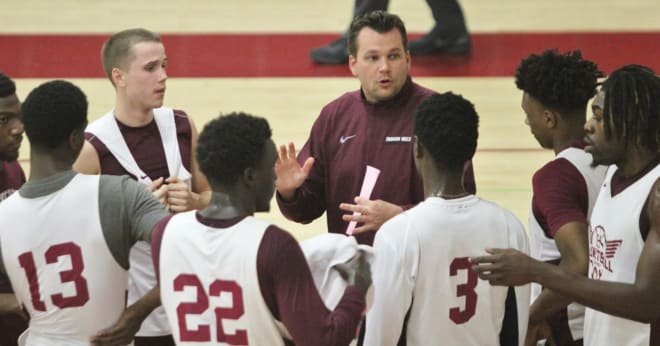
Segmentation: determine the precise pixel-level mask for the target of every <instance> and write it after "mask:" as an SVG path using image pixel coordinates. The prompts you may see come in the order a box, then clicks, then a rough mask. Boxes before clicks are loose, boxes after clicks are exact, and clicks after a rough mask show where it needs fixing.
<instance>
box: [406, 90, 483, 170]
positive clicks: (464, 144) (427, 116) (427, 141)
mask: <svg viewBox="0 0 660 346" xmlns="http://www.w3.org/2000/svg"><path fill="white" fill-rule="evenodd" d="M478 127H479V116H478V115H477V112H476V111H475V109H474V105H473V104H472V103H471V102H470V101H468V100H466V99H464V98H463V96H461V95H456V94H454V93H452V92H446V93H444V94H434V95H432V96H431V97H429V98H427V99H426V100H424V102H422V103H421V104H420V105H419V107H417V114H416V116H415V135H416V136H417V139H418V140H419V141H420V143H421V144H422V145H423V146H424V147H425V148H426V150H427V151H428V152H429V153H431V157H432V158H433V161H435V163H436V166H444V167H447V168H450V169H453V170H459V169H460V170H462V169H463V165H464V164H465V162H466V161H468V160H470V159H471V158H472V157H473V156H474V153H475V151H476V150H477V138H478V136H479V131H478Z"/></svg>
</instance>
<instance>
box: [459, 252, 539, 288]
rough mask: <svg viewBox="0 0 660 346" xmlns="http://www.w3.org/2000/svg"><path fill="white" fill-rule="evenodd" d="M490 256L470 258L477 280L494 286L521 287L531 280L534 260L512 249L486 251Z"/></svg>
mask: <svg viewBox="0 0 660 346" xmlns="http://www.w3.org/2000/svg"><path fill="white" fill-rule="evenodd" d="M486 252H487V253H489V254H490V256H480V257H472V258H470V262H472V270H474V271H475V272H477V275H479V278H480V279H482V280H487V281H488V282H490V284H491V285H495V286H521V285H525V284H528V283H530V282H531V281H532V279H533V273H534V265H535V264H536V262H537V261H536V260H534V259H532V258H531V257H529V256H527V255H525V254H524V253H522V252H520V251H518V250H514V249H486Z"/></svg>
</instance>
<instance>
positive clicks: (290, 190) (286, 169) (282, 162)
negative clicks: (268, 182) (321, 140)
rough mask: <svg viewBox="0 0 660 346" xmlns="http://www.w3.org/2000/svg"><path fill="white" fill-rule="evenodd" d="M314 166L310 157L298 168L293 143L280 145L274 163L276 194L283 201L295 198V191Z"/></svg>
mask: <svg viewBox="0 0 660 346" xmlns="http://www.w3.org/2000/svg"><path fill="white" fill-rule="evenodd" d="M313 166H314V158H312V157H310V158H308V159H307V160H305V163H304V164H303V165H302V167H301V166H300V164H299V163H298V160H297V159H296V147H295V146H294V145H293V143H289V145H288V147H287V146H286V145H280V156H279V158H278V159H277V161H276V162H275V175H277V180H276V181H275V186H276V187H277V192H279V194H280V196H281V197H282V198H283V199H284V200H285V201H291V200H293V199H294V198H295V196H296V190H297V189H298V188H299V187H300V186H302V184H303V183H304V182H305V179H307V176H308V175H309V171H311V170H312V167H313Z"/></svg>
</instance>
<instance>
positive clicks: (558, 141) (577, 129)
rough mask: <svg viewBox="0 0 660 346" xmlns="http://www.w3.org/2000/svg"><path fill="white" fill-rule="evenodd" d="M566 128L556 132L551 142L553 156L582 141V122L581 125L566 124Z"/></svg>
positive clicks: (583, 134)
mask: <svg viewBox="0 0 660 346" xmlns="http://www.w3.org/2000/svg"><path fill="white" fill-rule="evenodd" d="M565 126H566V128H565V129H563V130H561V131H557V133H556V135H555V137H554V138H553V141H552V149H553V150H554V152H555V155H557V154H559V153H560V152H562V151H564V149H566V148H568V147H570V146H571V144H573V143H575V142H579V141H583V140H584V136H585V133H584V122H583V123H582V125H580V124H579V123H575V124H566V125H565Z"/></svg>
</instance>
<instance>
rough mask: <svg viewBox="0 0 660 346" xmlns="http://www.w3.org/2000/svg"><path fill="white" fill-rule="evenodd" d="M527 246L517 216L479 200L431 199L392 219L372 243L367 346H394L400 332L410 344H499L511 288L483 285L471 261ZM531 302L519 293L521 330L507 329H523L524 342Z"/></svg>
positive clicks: (509, 328) (525, 293)
mask: <svg viewBox="0 0 660 346" xmlns="http://www.w3.org/2000/svg"><path fill="white" fill-rule="evenodd" d="M528 246H529V245H528V241H527V235H526V233H525V230H524V228H523V226H522V224H521V223H520V221H518V220H517V219H516V217H515V216H514V215H513V214H511V213H510V212H509V211H507V210H505V209H503V208H501V207H499V206H497V205H495V204H493V203H491V202H488V201H485V200H482V199H480V198H478V197H476V196H474V195H470V196H467V197H463V198H459V199H453V200H444V199H441V198H438V197H429V198H427V199H426V200H425V201H424V202H422V203H420V204H418V205H417V206H416V207H414V208H412V209H410V210H408V211H406V212H404V213H402V214H400V215H398V216H396V217H394V218H393V219H391V220H389V221H388V222H387V223H385V224H384V225H383V226H382V227H381V229H380V230H379V231H378V233H377V234H376V240H375V243H374V249H375V252H376V254H375V263H374V266H373V268H372V272H373V285H374V292H375V298H374V304H373V307H372V308H371V310H370V311H369V312H368V314H367V323H366V325H367V330H366V335H365V345H369V346H371V345H378V346H381V345H382V346H385V345H396V344H397V341H398V340H399V337H400V336H401V335H402V333H405V335H406V344H407V345H437V344H438V343H439V342H441V343H442V344H443V345H499V344H500V339H499V335H500V331H501V330H502V329H503V320H504V317H505V308H506V304H505V301H506V300H507V294H508V293H509V288H508V287H496V286H491V285H490V284H489V283H488V282H487V281H483V280H479V279H478V277H477V274H476V273H475V272H474V271H472V269H471V264H470V261H469V258H470V257H472V256H481V255H483V254H484V249H485V248H487V247H497V248H515V249H519V250H521V251H523V252H525V253H529V248H528ZM511 291H512V292H513V291H514V289H511ZM529 298H530V291H529V285H526V286H522V287H518V288H515V302H513V301H512V302H513V303H514V304H509V308H511V307H512V305H513V308H514V309H516V310H517V311H516V312H517V320H514V322H517V327H516V326H515V325H514V326H507V327H506V328H504V329H506V330H507V331H509V332H511V331H514V332H515V329H516V328H517V343H519V344H521V345H522V342H523V340H524V337H525V333H526V330H527V320H528V317H529ZM406 318H407V322H406V321H405V320H406ZM514 324H515V323H514ZM404 325H405V330H402V329H403V326H404ZM514 343H516V341H514Z"/></svg>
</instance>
